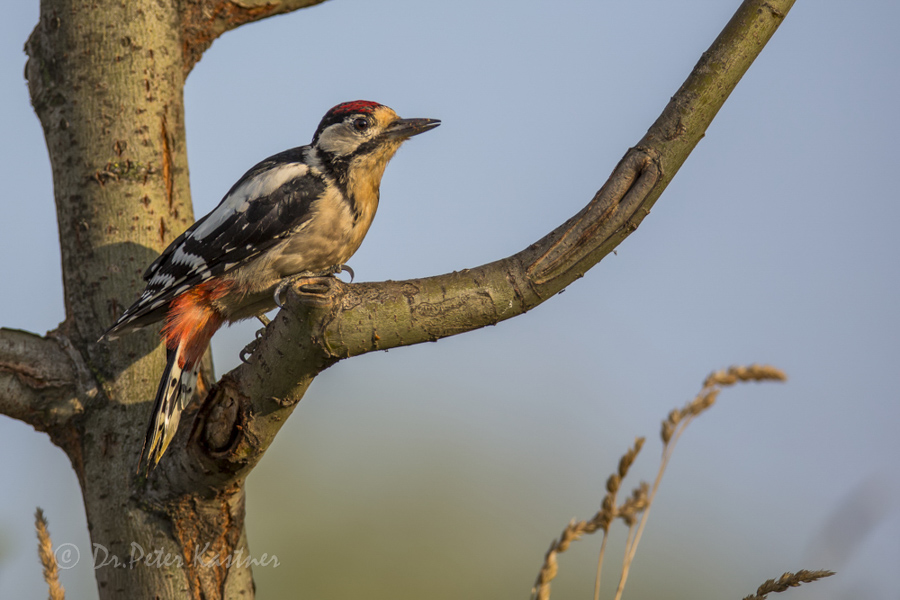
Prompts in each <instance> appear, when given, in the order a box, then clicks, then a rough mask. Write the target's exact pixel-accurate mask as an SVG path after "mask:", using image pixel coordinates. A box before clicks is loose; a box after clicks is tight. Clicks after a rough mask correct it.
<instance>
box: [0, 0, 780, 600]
mask: <svg viewBox="0 0 900 600" xmlns="http://www.w3.org/2000/svg"><path fill="white" fill-rule="evenodd" d="M319 1H321V0H268V1H264V0H245V1H243V2H241V3H236V2H231V1H227V0H224V1H223V0H207V1H204V0H159V1H152V2H151V1H137V0H135V1H125V2H123V1H121V0H118V1H113V0H90V1H88V0H43V1H42V3H41V18H40V23H39V24H38V26H37V27H36V28H35V30H34V32H33V34H32V35H31V37H30V38H29V40H28V43H27V45H26V51H27V53H28V56H29V60H28V64H27V66H26V77H27V79H28V83H29V89H30V93H31V98H32V103H33V105H34V109H35V111H36V113H37V115H38V117H39V119H40V121H41V124H42V125H43V129H44V134H45V136H46V140H47V146H48V149H49V154H50V160H51V163H52V170H53V180H54V195H55V200H56V206H57V218H58V223H59V230H60V242H61V248H62V265H63V278H64V287H65V306H66V320H65V321H64V322H63V323H62V324H61V325H60V327H59V328H58V330H56V331H55V332H52V333H51V334H50V335H48V336H47V337H46V338H40V337H38V336H33V335H31V334H27V333H25V332H15V331H11V330H0V412H2V413H4V414H8V415H10V416H13V417H15V418H19V419H21V420H23V421H26V422H28V423H30V424H32V425H33V426H34V427H35V428H37V429H39V430H41V431H47V432H48V433H49V435H50V436H51V439H52V441H53V442H54V443H55V444H57V445H59V446H60V447H61V448H63V450H64V451H65V452H66V453H67V455H68V456H69V458H70V460H71V461H72V466H73V468H74V469H75V471H76V473H77V476H78V479H79V482H80V484H81V488H82V492H83V496H84V503H85V507H86V510H87V518H88V523H89V529H90V534H91V539H92V542H93V544H94V561H95V567H97V568H96V571H95V573H96V577H97V583H98V587H99V593H100V598H103V599H106V598H120V597H130V598H184V597H191V598H237V597H243V598H248V597H252V596H253V594H254V589H253V580H252V577H251V571H250V564H249V556H250V554H249V550H248V548H247V545H246V534H245V531H244V479H245V477H246V475H247V474H248V473H249V471H250V470H251V469H252V468H253V466H254V465H255V464H256V463H257V462H258V460H259V459H260V458H261V456H262V453H263V452H264V451H265V449H266V448H267V447H268V445H269V444H270V443H271V441H272V440H273V439H274V436H275V435H276V434H277V432H278V430H279V428H280V426H281V424H282V423H283V422H284V420H285V419H286V418H287V416H289V414H290V413H291V411H292V410H293V407H294V406H295V405H296V403H297V402H298V401H299V400H300V399H301V398H302V396H303V393H304V392H305V390H306V388H307V387H308V385H309V383H310V382H311V381H312V380H313V378H314V377H315V376H316V375H317V374H318V373H319V372H321V371H322V370H323V369H325V368H327V367H328V366H330V365H332V364H334V363H335V362H337V361H338V360H341V359H343V358H347V357H350V356H355V355H358V354H362V353H365V352H369V351H373V350H382V349H385V348H390V347H394V346H398V345H407V344H412V343H418V342H421V341H428V340H435V339H438V338H441V337H445V336H448V335H454V334H456V333H461V332H464V331H469V330H471V329H475V328H477V327H482V326H484V325H487V324H491V323H496V322H497V321H500V320H503V319H507V318H510V317H513V316H516V315H519V314H522V313H524V312H526V311H527V310H529V309H530V308H532V307H534V306H536V305H537V304H539V303H541V302H543V301H544V300H546V299H548V298H550V297H552V296H553V295H554V294H556V293H557V292H558V291H559V290H560V289H562V288H563V287H565V286H566V285H568V284H570V283H571V282H573V281H574V280H575V279H577V278H578V277H580V276H582V275H583V274H584V272H585V271H587V270H588V269H589V268H591V267H592V266H593V265H594V264H596V263H597V262H598V261H599V260H600V259H602V258H603V257H604V256H605V255H606V254H608V253H609V252H611V251H612V249H613V248H614V247H615V246H616V245H617V244H618V243H619V242H621V241H622V240H623V239H624V238H625V237H626V236H627V235H629V234H630V233H631V232H632V231H634V229H636V228H637V226H638V225H639V224H640V222H641V220H642V219H643V218H644V217H645V216H646V215H647V214H648V213H649V210H650V208H651V207H652V205H653V203H654V202H655V201H656V199H657V198H658V197H659V195H660V194H661V193H662V191H663V189H664V188H665V186H666V185H667V183H668V181H669V180H670V179H671V178H672V176H673V175H674V174H675V173H676V172H677V170H678V168H679V167H680V165H681V164H682V163H683V162H684V160H685V158H686V157H687V155H688V154H689V153H690V151H691V150H692V149H693V147H694V146H695V145H696V143H697V142H698V141H699V139H700V138H701V137H702V135H703V132H704V131H705V130H706V128H707V127H708V125H709V123H710V122H711V121H712V119H713V117H714V116H715V114H716V112H717V111H718V109H719V108H720V107H721V106H722V104H723V103H724V101H725V99H726V98H727V97H728V94H729V93H730V92H731V90H732V89H733V88H734V86H735V85H736V84H737V82H738V81H739V79H740V77H741V76H742V75H743V73H744V72H745V71H746V69H747V68H748V67H749V65H750V63H751V62H752V61H753V59H754V58H755V57H756V55H757V54H758V53H759V52H760V51H761V50H762V47H763V46H764V45H765V43H766V42H767V41H768V39H769V37H771V35H772V34H773V33H774V31H775V29H776V28H777V27H778V25H779V24H780V23H781V20H782V19H783V17H784V16H785V14H786V12H787V11H788V10H789V9H790V7H791V5H792V4H793V1H792V0H777V1H776V0H772V1H769V2H762V1H760V0H747V1H746V2H744V3H743V4H742V6H741V7H740V9H739V10H738V13H737V14H736V15H735V17H734V18H733V19H732V21H731V22H730V23H729V24H728V25H727V26H726V28H725V30H724V31H723V33H722V35H721V36H720V37H719V39H718V40H716V42H715V44H714V45H713V46H712V48H711V49H710V50H709V51H708V52H707V53H706V54H704V56H703V58H702V59H701V61H700V63H698V65H697V67H695V69H694V72H693V73H692V75H691V77H690V78H689V79H688V81H687V82H686V83H685V84H684V86H682V88H681V90H679V92H678V94H676V96H675V97H673V99H672V102H671V103H670V104H669V106H668V107H667V108H666V111H665V112H664V113H663V115H662V116H661V117H660V119H659V120H658V121H657V122H656V123H655V124H654V125H653V127H651V129H650V130H649V131H648V133H647V135H646V136H645V137H644V138H643V139H642V140H641V141H640V143H639V144H638V145H637V146H636V147H635V148H633V149H631V150H630V151H629V152H628V154H626V156H625V158H623V160H622V161H621V162H620V164H619V165H618V166H617V167H616V170H615V172H614V173H613V175H612V177H611V178H610V180H609V181H608V182H607V183H606V184H605V185H604V186H603V188H602V189H601V190H600V191H599V192H598V193H597V195H596V196H595V198H594V199H593V200H591V202H590V203H589V204H588V205H587V206H586V207H585V208H584V209H583V210H582V211H581V212H579V213H578V214H577V215H575V216H574V217H572V219H570V220H569V221H567V222H566V223H564V224H563V225H562V226H560V227H559V228H557V229H556V230H554V231H553V232H551V233H550V234H548V235H547V236H546V237H545V238H543V239H542V240H540V241H538V242H536V243H535V244H533V245H532V246H530V247H529V248H527V249H525V250H523V251H522V252H520V253H518V254H516V255H514V256H512V257H509V258H507V259H504V260H502V261H497V262H495V263H491V264H488V265H484V266H482V267H479V268H477V269H472V270H469V271H464V272H462V273H451V274H447V275H442V276H438V277H433V278H428V279H423V280H412V281H406V282H385V283H375V284H357V285H347V284H343V283H340V282H338V281H328V280H325V281H321V282H314V283H312V284H308V285H305V286H301V287H299V288H297V289H296V290H294V291H293V292H292V293H290V294H289V301H288V305H287V308H286V310H283V311H281V313H280V314H279V317H278V318H277V319H276V320H275V321H274V322H273V323H272V324H271V325H270V326H269V328H268V331H267V333H266V335H265V336H264V337H263V339H262V340H261V341H260V342H259V343H258V345H257V347H256V348H255V351H254V353H253V355H252V356H251V358H250V359H249V360H248V361H247V363H246V364H244V365H242V366H241V367H239V368H238V369H235V370H234V371H233V372H231V373H229V374H227V375H226V376H225V377H223V379H222V380H221V381H220V382H219V383H218V384H216V385H215V386H214V387H213V388H212V392H211V393H209V394H208V395H204V397H202V398H200V400H202V401H201V402H194V403H193V404H192V405H191V406H190V407H189V408H188V409H187V410H186V411H185V413H184V416H183V418H182V427H181V428H180V430H179V432H178V435H177V436H176V440H175V442H174V443H173V444H172V446H171V448H170V450H169V452H168V453H167V457H166V460H165V461H163V463H161V464H160V467H159V468H158V469H156V470H155V471H154V472H153V474H152V475H151V476H150V477H149V478H147V479H144V478H142V477H138V476H136V475H135V468H136V466H137V455H138V450H139V449H140V447H141V444H142V442H143V436H144V432H145V428H146V424H147V404H148V402H149V401H150V400H152V399H153V396H154V393H155V391H156V386H157V383H158V380H159V376H160V373H161V372H162V370H163V365H164V353H163V351H162V348H161V346H160V344H159V339H158V329H156V328H149V329H147V330H144V331H141V332H138V333H135V334H132V335H129V336H126V337H124V338H122V339H118V340H116V341H115V342H112V343H109V342H103V343H98V342H97V340H98V338H99V337H100V335H101V334H102V333H103V331H104V329H105V328H106V327H108V326H109V325H110V324H111V323H113V322H114V321H115V319H116V318H117V317H118V316H119V315H120V314H121V311H122V310H123V308H125V307H126V306H128V305H129V304H130V302H131V301H132V300H133V299H134V298H135V297H136V296H137V295H138V293H139V292H140V291H141V289H142V288H143V285H144V282H143V280H142V274H143V271H144V269H145V268H146V267H147V266H148V265H149V264H150V262H151V261H152V260H153V259H154V258H155V257H156V256H157V255H158V253H159V252H160V251H161V250H162V249H163V248H165V247H166V246H167V245H168V244H169V243H170V242H171V241H172V240H173V239H174V238H175V237H176V236H177V235H178V234H179V233H180V232H181V231H183V230H184V229H185V228H186V227H187V226H188V225H190V224H191V223H192V222H193V214H192V209H191V202H190V192H189V184H188V168H187V159H186V156H187V154H186V148H185V130H184V108H183V101H182V100H183V99H182V95H183V85H184V80H185V77H186V76H187V74H188V72H189V71H190V69H191V68H192V67H193V65H194V64H195V63H196V62H197V60H199V58H200V56H201V55H202V52H203V51H204V50H205V49H206V48H207V47H208V46H209V44H210V43H211V42H212V40H213V39H214V38H215V37H217V36H218V35H220V34H221V33H223V32H225V31H227V30H229V29H231V28H234V27H236V26H238V25H240V24H242V23H246V22H250V21H253V20H257V19H260V18H263V17H266V16H270V15H273V14H278V13H283V12H287V11H290V10H295V9H297V8H301V7H304V6H308V5H312V4H316V3H318V2H319ZM208 362H209V361H207V363H208ZM204 375H205V379H206V380H207V381H209V382H211V381H213V378H212V371H211V369H210V368H208V366H207V368H206V369H205V370H204ZM123 566H124V567H133V568H122V567H123Z"/></svg>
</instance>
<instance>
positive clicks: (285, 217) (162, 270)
mask: <svg viewBox="0 0 900 600" xmlns="http://www.w3.org/2000/svg"><path fill="white" fill-rule="evenodd" d="M308 148H309V147H308V146H301V147H299V148H294V149H292V150H287V151H285V152H282V153H280V154H276V155H274V156H271V157H269V158H267V159H266V160H264V161H262V162H260V163H259V164H257V165H256V166H254V167H253V168H252V169H250V170H249V171H248V172H247V173H246V174H245V175H244V176H243V177H241V179H240V180H239V181H238V182H237V183H235V184H234V186H233V187H232V188H231V190H230V191H229V192H228V193H227V194H226V195H225V197H224V198H223V199H222V201H221V202H220V203H219V205H218V206H217V207H216V208H215V209H213V210H212V212H210V213H209V214H207V215H206V216H204V217H203V218H201V219H199V220H198V221H197V222H195V223H194V224H193V225H192V226H191V227H190V228H189V229H188V230H187V231H185V232H184V233H182V234H181V235H180V236H178V238H176V239H175V241H173V242H172V243H171V244H170V245H169V247H168V248H166V249H165V250H164V251H163V253H162V254H160V255H159V257H158V258H157V259H156V260H155V261H153V263H152V264H151V265H150V266H149V267H148V268H147V271H146V272H145V273H144V280H145V281H146V282H147V287H146V289H144V292H143V293H142V294H141V296H140V298H138V300H137V301H136V302H135V303H134V304H133V305H132V306H131V307H130V308H128V310H126V311H125V312H124V313H123V314H122V316H121V317H119V319H118V320H117V321H116V323H115V324H114V325H113V326H112V327H111V328H110V329H109V331H107V332H106V334H105V335H104V337H105V338H107V339H114V338H115V337H117V336H118V335H119V334H121V333H125V332H127V331H132V330H135V329H139V328H141V327H144V326H146V325H149V324H150V323H153V322H155V321H157V320H159V319H160V318H162V316H163V315H164V313H165V310H166V308H167V306H168V304H169V302H171V301H172V300H173V299H174V298H175V297H176V296H178V295H179V294H181V293H183V292H185V291H187V290H188V289H190V288H191V287H193V286H196V285H199V284H201V283H203V282H204V281H207V280H209V279H211V278H213V277H216V276H219V275H223V274H225V273H227V272H228V271H229V270H231V269H233V268H235V267H237V266H239V265H242V264H245V263H246V262H247V261H249V260H252V259H253V258H254V257H255V256H257V255H259V254H261V253H262V252H265V251H266V250H267V249H269V248H271V247H272V246H273V245H275V244H276V243H278V242H279V241H280V240H281V239H282V238H284V237H285V236H287V235H290V234H291V233H292V232H294V231H296V230H297V229H298V228H299V227H301V226H302V225H303V224H304V223H305V222H306V221H308V220H309V219H310V217H311V212H310V206H311V205H312V203H313V201H314V200H316V198H318V197H320V196H321V195H322V194H323V193H324V192H325V189H326V185H327V184H326V182H325V180H324V179H323V177H322V176H321V175H320V174H319V173H318V172H310V168H309V166H308V165H307V164H306V162H305V160H304V158H305V156H306V152H307V150H308Z"/></svg>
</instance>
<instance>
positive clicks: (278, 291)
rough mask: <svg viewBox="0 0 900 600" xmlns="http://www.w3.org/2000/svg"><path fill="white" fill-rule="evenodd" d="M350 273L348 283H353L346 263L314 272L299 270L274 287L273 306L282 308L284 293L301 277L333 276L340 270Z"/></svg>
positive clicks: (351, 272)
mask: <svg viewBox="0 0 900 600" xmlns="http://www.w3.org/2000/svg"><path fill="white" fill-rule="evenodd" d="M344 271H346V272H348V273H350V283H353V277H354V273H353V269H351V268H350V267H348V266H347V265H334V266H333V267H329V268H328V269H326V270H325V271H320V272H314V271H301V272H300V273H297V274H296V275H291V276H290V277H285V278H284V279H282V280H281V283H279V284H278V287H276V288H275V294H274V298H275V306H277V307H278V308H284V293H285V291H287V289H288V288H289V287H291V286H292V285H294V284H295V283H297V282H298V281H300V280H302V279H315V278H317V277H334V276H335V275H337V274H339V273H342V272H344Z"/></svg>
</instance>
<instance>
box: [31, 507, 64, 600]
mask: <svg viewBox="0 0 900 600" xmlns="http://www.w3.org/2000/svg"><path fill="white" fill-rule="evenodd" d="M34 527H35V529H36V530H37V537H38V556H39V557H40V559H41V565H42V566H43V568H44V581H45V582H46V583H47V588H48V598H49V600H65V590H64V589H63V586H62V585H60V583H59V566H58V565H57V563H56V556H55V555H54V553H53V543H52V542H51V541H50V531H49V529H48V528H47V519H46V518H45V517H44V511H43V510H42V509H41V508H40V507H38V509H37V510H36V511H35V513H34Z"/></svg>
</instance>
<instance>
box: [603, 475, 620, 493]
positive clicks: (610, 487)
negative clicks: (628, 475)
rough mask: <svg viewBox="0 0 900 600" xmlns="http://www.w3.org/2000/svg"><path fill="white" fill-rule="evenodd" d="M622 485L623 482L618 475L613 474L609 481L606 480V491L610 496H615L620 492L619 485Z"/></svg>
mask: <svg viewBox="0 0 900 600" xmlns="http://www.w3.org/2000/svg"><path fill="white" fill-rule="evenodd" d="M621 483H622V480H621V479H620V478H619V476H618V475H616V474H615V473H613V474H612V475H610V476H609V479H607V480H606V491H607V492H609V493H610V494H615V493H617V492H618V491H619V485H620V484H621Z"/></svg>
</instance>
